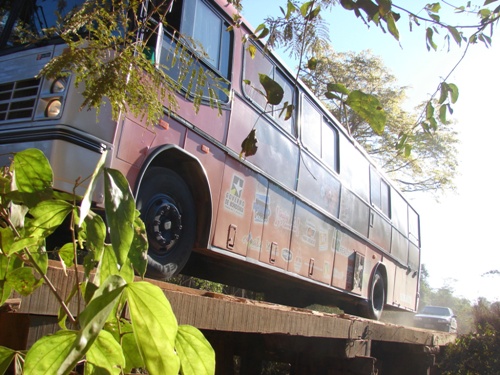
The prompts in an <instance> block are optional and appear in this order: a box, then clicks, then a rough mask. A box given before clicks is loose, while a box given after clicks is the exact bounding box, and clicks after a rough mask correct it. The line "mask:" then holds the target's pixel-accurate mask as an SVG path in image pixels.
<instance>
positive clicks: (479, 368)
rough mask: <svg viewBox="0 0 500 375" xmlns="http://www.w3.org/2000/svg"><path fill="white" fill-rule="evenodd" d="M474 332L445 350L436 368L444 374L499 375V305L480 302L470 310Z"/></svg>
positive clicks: (460, 337)
mask: <svg viewBox="0 0 500 375" xmlns="http://www.w3.org/2000/svg"><path fill="white" fill-rule="evenodd" d="M473 316H474V327H475V332H472V333H469V334H466V335H461V336H459V337H458V338H457V340H456V342H455V343H454V344H451V345H449V346H447V347H446V350H445V355H444V357H443V359H442V360H441V361H440V363H439V368H440V369H441V371H442V373H443V374H445V375H452V374H453V375H456V374H458V375H461V374H464V375H465V374H467V375H479V374H480V375H493V374H498V373H500V302H495V303H489V302H487V301H486V300H484V299H480V300H479V301H478V303H477V304H476V305H475V306H474V307H473Z"/></svg>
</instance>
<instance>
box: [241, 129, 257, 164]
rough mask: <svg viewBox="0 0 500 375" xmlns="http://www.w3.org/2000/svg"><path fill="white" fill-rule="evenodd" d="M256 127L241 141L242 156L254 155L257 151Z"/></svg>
mask: <svg viewBox="0 0 500 375" xmlns="http://www.w3.org/2000/svg"><path fill="white" fill-rule="evenodd" d="M256 132H257V130H256V129H252V130H251V131H250V133H248V135H247V137H246V138H245V139H244V140H243V142H241V152H240V158H241V157H242V156H243V155H245V156H252V155H255V154H256V153H257V149H258V147H257V142H258V141H257V137H256Z"/></svg>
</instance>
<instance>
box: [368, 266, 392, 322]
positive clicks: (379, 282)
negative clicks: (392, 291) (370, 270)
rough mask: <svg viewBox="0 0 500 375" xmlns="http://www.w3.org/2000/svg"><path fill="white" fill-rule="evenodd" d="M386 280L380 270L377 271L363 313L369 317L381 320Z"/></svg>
mask: <svg viewBox="0 0 500 375" xmlns="http://www.w3.org/2000/svg"><path fill="white" fill-rule="evenodd" d="M385 294H386V291H385V282H384V277H383V276H382V273H381V272H380V271H377V272H375V275H374V276H373V279H372V282H371V283H370V290H369V293H368V302H367V303H366V304H365V305H363V308H362V315H363V316H364V317H366V318H368V319H374V320H380V318H381V316H382V312H383V311H384V305H385Z"/></svg>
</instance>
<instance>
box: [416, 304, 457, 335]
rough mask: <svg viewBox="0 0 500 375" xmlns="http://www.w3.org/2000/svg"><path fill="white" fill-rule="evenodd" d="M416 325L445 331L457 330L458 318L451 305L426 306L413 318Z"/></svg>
mask: <svg viewBox="0 0 500 375" xmlns="http://www.w3.org/2000/svg"><path fill="white" fill-rule="evenodd" d="M413 321H414V324H415V327H418V328H426V329H433V330H436V331H444V332H457V319H456V316H455V314H454V313H453V311H452V310H451V309H450V308H449V307H442V306H425V307H424V309H423V310H422V311H421V312H419V313H418V314H415V316H414V318H413Z"/></svg>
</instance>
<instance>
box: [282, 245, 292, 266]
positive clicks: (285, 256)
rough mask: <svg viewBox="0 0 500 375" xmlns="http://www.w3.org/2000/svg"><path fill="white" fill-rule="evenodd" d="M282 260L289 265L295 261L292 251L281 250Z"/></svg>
mask: <svg viewBox="0 0 500 375" xmlns="http://www.w3.org/2000/svg"><path fill="white" fill-rule="evenodd" d="M281 258H282V259H283V260H284V261H285V262H287V263H288V262H291V261H292V259H293V253H292V252H291V251H290V249H287V248H284V249H281Z"/></svg>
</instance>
